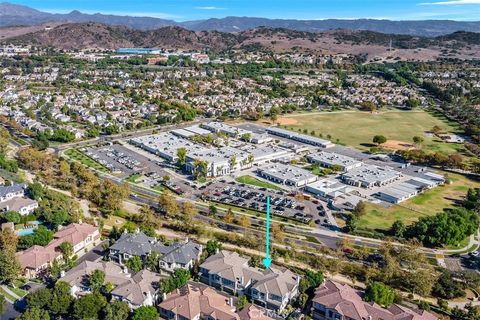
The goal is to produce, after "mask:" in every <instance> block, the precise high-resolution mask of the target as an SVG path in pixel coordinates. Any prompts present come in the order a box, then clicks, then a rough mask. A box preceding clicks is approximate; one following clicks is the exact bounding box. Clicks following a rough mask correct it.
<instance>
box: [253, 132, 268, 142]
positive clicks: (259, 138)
mask: <svg viewBox="0 0 480 320" xmlns="http://www.w3.org/2000/svg"><path fill="white" fill-rule="evenodd" d="M272 141H273V138H272V137H271V136H269V135H268V134H266V133H263V134H262V133H254V134H253V135H252V138H251V139H250V142H251V143H255V144H264V143H268V142H272Z"/></svg>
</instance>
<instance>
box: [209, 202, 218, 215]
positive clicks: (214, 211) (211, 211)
mask: <svg viewBox="0 0 480 320" xmlns="http://www.w3.org/2000/svg"><path fill="white" fill-rule="evenodd" d="M217 213H218V209H217V207H216V206H215V205H214V204H211V205H210V206H209V207H208V214H209V215H211V216H216V215H217Z"/></svg>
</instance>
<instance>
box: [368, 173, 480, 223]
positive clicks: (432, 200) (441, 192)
mask: <svg viewBox="0 0 480 320" xmlns="http://www.w3.org/2000/svg"><path fill="white" fill-rule="evenodd" d="M448 176H449V178H450V179H451V180H452V183H451V184H449V185H444V186H440V187H438V188H434V189H431V190H428V191H426V192H424V193H422V194H420V195H418V196H416V197H414V198H412V199H410V200H407V201H405V202H402V203H401V204H400V205H393V206H391V207H390V208H383V207H380V206H377V205H375V204H371V203H368V204H367V214H366V215H365V216H363V217H362V218H361V219H360V220H359V227H360V228H362V229H381V230H387V229H389V228H390V227H391V225H392V224H393V222H395V220H402V221H403V222H404V223H405V224H407V225H408V224H411V223H413V222H415V221H417V220H418V219H419V218H421V217H424V216H431V215H434V214H436V213H438V212H441V211H442V210H443V209H444V208H451V207H453V206H454V205H455V203H456V202H457V201H458V200H462V199H463V198H464V197H465V194H466V193H467V190H468V189H469V188H480V181H478V180H472V179H469V178H468V177H465V176H463V175H460V174H453V173H448Z"/></svg>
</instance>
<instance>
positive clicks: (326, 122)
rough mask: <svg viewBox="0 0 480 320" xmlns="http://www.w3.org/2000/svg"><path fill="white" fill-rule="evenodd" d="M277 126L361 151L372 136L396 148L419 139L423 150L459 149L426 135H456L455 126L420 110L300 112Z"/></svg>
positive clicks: (285, 118)
mask: <svg viewBox="0 0 480 320" xmlns="http://www.w3.org/2000/svg"><path fill="white" fill-rule="evenodd" d="M278 123H280V125H282V126H284V127H286V128H287V129H290V130H294V131H298V129H300V130H301V131H302V132H303V130H304V129H306V130H307V131H308V134H312V133H313V132H312V131H314V134H315V136H320V134H321V135H322V136H323V137H324V138H327V136H328V135H330V136H331V138H330V140H332V141H333V142H335V143H341V144H344V145H347V146H352V147H355V148H358V149H362V150H368V149H369V148H370V147H372V138H373V136H375V135H384V136H385V137H386V138H387V139H388V140H390V141H391V142H393V143H392V145H398V146H408V145H412V144H413V142H412V138H413V137H414V136H421V137H423V138H424V140H425V142H424V143H423V146H422V147H423V149H424V150H425V151H444V152H447V153H454V152H456V151H457V150H458V149H459V148H460V145H458V144H451V143H445V142H442V141H441V140H440V139H438V138H432V137H431V136H429V135H427V134H426V131H429V130H431V129H432V128H433V127H434V126H438V127H440V128H441V129H442V130H444V131H446V132H455V133H458V132H459V127H458V125H456V124H455V123H452V122H449V121H448V120H447V119H445V118H443V117H442V116H440V115H433V114H430V113H428V112H425V111H421V110H416V111H397V110H392V111H385V112H380V113H376V114H372V113H369V112H360V111H339V112H318V113H303V114H292V115H288V116H285V117H281V118H279V119H278ZM337 139H338V141H337ZM387 144H388V142H387ZM412 147H413V146H412Z"/></svg>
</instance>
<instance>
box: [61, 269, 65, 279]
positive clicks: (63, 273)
mask: <svg viewBox="0 0 480 320" xmlns="http://www.w3.org/2000/svg"><path fill="white" fill-rule="evenodd" d="M63 277H65V270H62V271H60V278H63Z"/></svg>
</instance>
